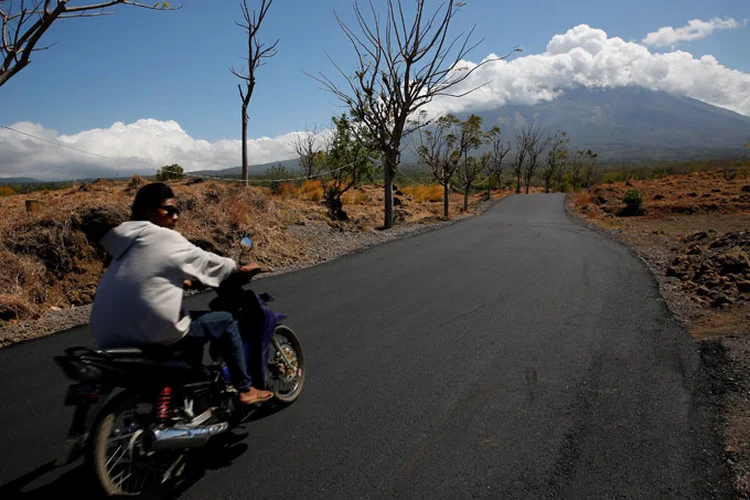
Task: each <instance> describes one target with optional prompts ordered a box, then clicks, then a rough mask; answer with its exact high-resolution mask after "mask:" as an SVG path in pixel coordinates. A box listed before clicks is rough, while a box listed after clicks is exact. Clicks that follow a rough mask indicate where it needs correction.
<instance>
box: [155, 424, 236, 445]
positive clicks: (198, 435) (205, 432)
mask: <svg viewBox="0 0 750 500" xmlns="http://www.w3.org/2000/svg"><path fill="white" fill-rule="evenodd" d="M227 429H229V424H228V423H226V422H222V423H220V424H214V425H206V426H201V427H190V428H182V429H175V428H171V429H154V430H153V431H151V432H150V433H149V434H147V436H148V438H147V439H146V442H145V443H144V444H145V447H146V449H147V450H150V451H170V450H186V449H189V448H200V447H201V446H204V445H205V444H207V443H208V440H209V439H211V437H213V436H215V435H217V434H221V433H222V432H226V431H227Z"/></svg>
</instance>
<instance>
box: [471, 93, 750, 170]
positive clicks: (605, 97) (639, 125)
mask: <svg viewBox="0 0 750 500" xmlns="http://www.w3.org/2000/svg"><path fill="white" fill-rule="evenodd" d="M477 114H478V115H480V116H482V118H484V121H485V124H486V125H494V124H497V125H500V126H501V128H504V129H505V130H507V131H508V132H507V136H508V137H510V136H512V132H511V131H512V130H514V129H515V128H516V127H517V126H518V125H521V124H523V123H525V122H529V121H535V122H537V123H539V124H540V125H542V126H543V127H544V128H545V129H547V130H549V131H554V130H555V129H560V130H564V131H566V132H568V136H569V137H570V138H571V145H572V147H576V148H585V149H589V148H590V149H592V150H594V151H596V152H598V153H599V154H600V157H602V158H603V159H610V160H615V159H623V160H625V159H627V160H649V159H690V158H696V157H712V156H725V155H744V154H746V153H747V150H743V148H742V146H743V144H744V143H745V142H746V141H747V138H748V137H750V118H748V117H746V116H743V115H740V114H738V113H734V112H732V111H729V110H726V109H723V108H718V107H716V106H712V105H710V104H706V103H704V102H701V101H697V100H695V99H691V98H689V97H680V96H675V95H671V94H667V93H665V92H654V91H650V90H646V89H642V88H637V87H621V88H616V89H596V90H586V89H576V90H572V91H567V92H565V94H563V95H562V96H560V97H559V98H558V99H555V100H554V101H548V102H543V103H539V104H536V105H533V106H517V105H513V106H505V107H503V108H499V109H496V110H492V111H485V112H479V113H477Z"/></svg>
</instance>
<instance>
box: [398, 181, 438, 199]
mask: <svg viewBox="0 0 750 500" xmlns="http://www.w3.org/2000/svg"><path fill="white" fill-rule="evenodd" d="M401 191H403V192H404V193H406V194H407V195H409V196H411V197H412V198H413V199H414V200H415V201H418V202H420V203H422V202H426V201H428V202H437V201H443V186H440V185H431V186H423V185H418V186H405V187H404V188H403V189H402V190H401Z"/></svg>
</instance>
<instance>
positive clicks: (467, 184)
mask: <svg viewBox="0 0 750 500" xmlns="http://www.w3.org/2000/svg"><path fill="white" fill-rule="evenodd" d="M458 129H459V131H458V141H457V142H456V146H457V148H458V156H459V158H460V159H461V161H460V163H459V166H458V170H457V172H456V174H457V177H458V182H459V184H460V185H461V188H462V189H463V191H464V211H466V210H468V209H469V195H470V194H471V188H472V186H473V185H474V182H475V181H476V180H477V178H478V177H479V174H480V173H481V172H482V170H483V169H484V168H486V167H485V166H486V164H487V162H486V161H485V162H480V161H478V160H477V159H476V158H470V157H469V152H470V151H474V150H476V149H477V148H479V146H481V145H482V144H483V143H484V141H485V140H486V139H487V133H486V132H484V131H483V130H482V117H480V116H477V115H474V114H472V115H471V116H469V117H468V118H467V119H466V120H464V121H462V122H460V124H459V127H458ZM469 160H471V161H469Z"/></svg>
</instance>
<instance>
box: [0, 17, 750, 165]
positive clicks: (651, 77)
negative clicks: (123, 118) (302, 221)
mask: <svg viewBox="0 0 750 500" xmlns="http://www.w3.org/2000/svg"><path fill="white" fill-rule="evenodd" d="M494 57H495V56H494V55H490V56H488V58H494ZM462 66H463V67H474V66H476V63H473V62H470V61H467V62H465V63H463V64H462ZM484 83H487V85H486V86H484V87H482V88H481V89H479V90H478V91H476V92H474V93H472V94H469V95H468V96H466V97H463V98H461V99H456V98H449V97H443V98H438V99H435V100H434V101H433V102H432V103H430V104H429V105H428V108H427V109H426V110H427V111H428V112H430V113H432V114H441V113H445V112H466V111H479V110H489V109H495V108H499V107H501V106H504V105H506V104H535V103H537V102H540V101H548V100H552V99H555V98H556V97H557V96H559V95H561V94H562V93H563V92H565V90H567V89H572V88H575V87H587V88H611V87H619V86H629V85H630V86H639V87H644V88H648V89H651V90H659V91H665V92H669V93H673V94H677V95H682V96H688V97H692V98H695V99H698V100H701V101H704V102H707V103H709V104H713V105H715V106H720V107H723V108H726V109H730V110H733V111H736V112H738V113H742V114H744V115H747V116H750V74H748V73H743V72H741V71H737V70H732V69H729V68H727V67H726V66H723V65H722V64H720V63H719V62H718V61H717V60H716V58H714V57H713V56H710V55H707V56H703V57H699V58H696V57H694V56H693V55H692V54H690V53H688V52H684V51H680V50H675V51H671V52H666V53H651V52H650V51H649V49H648V48H647V47H646V46H644V45H642V44H640V43H638V42H626V41H624V40H622V39H621V38H617V37H609V36H608V35H607V33H605V32H604V31H602V30H599V29H594V28H591V27H589V26H587V25H580V26H576V27H575V28H572V29H570V30H569V31H568V32H566V33H564V34H561V35H555V36H554V37H553V38H552V40H550V42H549V44H548V45H547V49H546V50H545V52H543V53H541V54H532V55H527V56H523V57H518V58H516V59H513V60H510V61H498V62H492V63H489V64H486V65H484V66H482V67H480V68H479V69H477V70H476V71H475V72H474V73H472V75H471V76H470V77H469V78H468V79H467V80H466V81H465V82H463V84H462V85H461V88H460V89H454V90H455V91H456V93H458V92H460V90H462V89H464V90H466V89H469V88H472V87H476V86H477V85H480V84H484ZM13 127H14V128H16V129H19V130H21V131H23V132H26V133H29V134H31V135H35V136H38V137H42V138H44V139H47V140H50V141H58V142H61V143H63V144H65V145H66V146H69V147H72V148H77V149H81V150H85V151H88V152H91V153H95V154H97V155H101V156H104V157H106V159H105V158H101V157H97V156H90V155H86V154H83V153H80V152H78V151H73V150H71V149H66V148H63V147H60V146H59V145H55V144H50V143H47V142H40V141H38V140H36V139H32V138H29V137H26V136H22V135H19V134H16V133H14V132H12V131H9V130H7V129H3V128H0V176H24V177H36V178H40V179H52V180H56V179H60V178H71V177H79V178H80V177H98V176H105V175H114V174H115V173H116V172H117V173H119V174H120V175H121V176H125V175H130V174H131V173H133V172H135V171H141V172H145V173H154V172H155V170H156V169H158V168H159V167H160V166H162V165H165V164H169V163H179V164H180V165H182V166H183V167H184V168H185V169H186V170H188V171H189V170H203V169H211V170H213V169H221V168H228V167H234V166H237V165H238V164H239V163H240V154H241V153H240V152H241V147H240V146H241V141H239V140H229V139H225V140H218V141H215V142H208V141H205V140H201V139H196V138H193V137H190V136H189V135H188V134H187V133H186V132H185V131H184V130H183V129H182V128H181V127H180V125H179V124H177V123H176V122H174V121H158V120H153V119H143V120H138V121H136V122H134V123H130V124H123V123H119V122H118V123H115V124H114V125H112V126H111V127H109V128H107V129H93V130H87V131H84V132H80V133H78V134H73V135H58V134H57V133H56V132H55V131H54V130H49V129H45V128H44V127H43V126H42V125H38V124H33V123H28V122H22V123H16V124H14V125H13ZM325 133H326V132H325V131H323V132H321V134H325ZM293 137H294V133H293V132H290V133H288V134H285V135H281V136H278V137H273V138H270V137H263V138H258V139H251V140H250V141H249V151H250V161H251V163H252V164H258V163H266V162H270V161H277V160H284V159H289V158H293V157H294V156H295V154H294V151H293V148H292V146H291V141H292V139H293Z"/></svg>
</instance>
